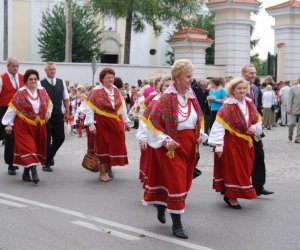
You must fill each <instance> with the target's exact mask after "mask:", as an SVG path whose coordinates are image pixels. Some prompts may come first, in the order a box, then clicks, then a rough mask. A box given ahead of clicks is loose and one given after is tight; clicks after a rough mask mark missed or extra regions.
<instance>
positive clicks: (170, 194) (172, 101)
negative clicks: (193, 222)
mask: <svg viewBox="0 0 300 250" xmlns="http://www.w3.org/2000/svg"><path fill="white" fill-rule="evenodd" d="M171 73H172V80H173V81H174V84H172V85H170V86H169V87H168V88H167V89H166V91H165V92H164V94H163V95H162V96H161V97H160V98H159V100H157V102H156V103H155V104H154V106H153V108H152V111H151V113H150V115H149V117H148V120H147V135H148V137H147V142H148V144H149V145H150V146H151V147H152V148H154V152H155V154H156V158H157V159H159V161H158V162H157V164H151V167H150V168H149V171H148V178H147V181H146V184H145V192H144V202H145V203H146V204H155V206H156V207H157V218H158V220H159V221H160V222H161V223H165V222H166V217H165V210H166V209H167V210H168V212H170V214H171V218H172V222H173V226H172V231H173V234H174V235H175V236H176V237H179V238H183V239H187V238H188V235H187V233H186V232H185V230H184V229H183V227H182V223H181V214H183V213H184V209H185V199H186V196H187V193H188V191H189V189H190V187H191V184H192V179H193V172H194V169H195V167H196V150H197V145H198V143H199V142H200V141H201V138H200V126H201V119H202V112H201V109H200V106H199V104H198V102H197V99H196V97H195V95H194V93H193V91H192V90H191V87H190V86H191V82H192V76H193V65H192V63H191V62H190V61H189V60H185V59H182V60H177V61H176V62H175V63H174V65H173V66H172V71H171Z"/></svg>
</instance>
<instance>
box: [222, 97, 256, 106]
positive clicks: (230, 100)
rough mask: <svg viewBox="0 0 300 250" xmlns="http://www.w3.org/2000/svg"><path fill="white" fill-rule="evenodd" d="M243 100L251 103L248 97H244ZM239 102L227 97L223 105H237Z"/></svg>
mask: <svg viewBox="0 0 300 250" xmlns="http://www.w3.org/2000/svg"><path fill="white" fill-rule="evenodd" d="M245 100H246V101H248V102H252V99H251V98H249V97H247V96H246V97H245ZM239 102H240V101H238V100H237V99H235V98H234V97H233V96H229V97H227V98H226V99H225V101H224V102H223V103H227V104H238V103H239Z"/></svg>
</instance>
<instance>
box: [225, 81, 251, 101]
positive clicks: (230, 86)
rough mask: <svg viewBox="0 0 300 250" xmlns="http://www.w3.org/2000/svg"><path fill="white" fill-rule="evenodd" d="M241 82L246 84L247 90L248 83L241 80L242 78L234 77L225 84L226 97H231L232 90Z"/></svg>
mask: <svg viewBox="0 0 300 250" xmlns="http://www.w3.org/2000/svg"><path fill="white" fill-rule="evenodd" d="M242 82H243V83H245V84H246V87H247V89H248V84H249V83H248V82H247V81H246V80H245V79H244V78H242V77H235V78H233V79H232V80H231V81H230V82H228V83H227V84H226V92H227V95H228V96H231V95H232V93H233V90H234V88H235V87H236V85H238V84H239V83H242Z"/></svg>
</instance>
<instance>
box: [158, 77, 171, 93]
mask: <svg viewBox="0 0 300 250" xmlns="http://www.w3.org/2000/svg"><path fill="white" fill-rule="evenodd" d="M170 80H171V76H164V77H162V78H161V79H160V82H159V85H158V89H159V92H162V88H163V86H164V84H165V83H166V82H168V81H170Z"/></svg>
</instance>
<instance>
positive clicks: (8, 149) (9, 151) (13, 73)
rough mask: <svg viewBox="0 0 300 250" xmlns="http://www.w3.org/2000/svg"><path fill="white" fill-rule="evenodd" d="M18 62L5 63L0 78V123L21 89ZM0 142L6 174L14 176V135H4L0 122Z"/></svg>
mask: <svg viewBox="0 0 300 250" xmlns="http://www.w3.org/2000/svg"><path fill="white" fill-rule="evenodd" d="M18 71H19V62H18V60H17V59H16V58H13V57H12V58H9V59H8V61H7V72H5V73H4V74H2V75H1V76H0V121H2V118H3V116H4V114H5V112H6V110H7V109H8V104H9V102H10V101H11V99H12V97H13V96H14V94H15V93H16V92H17V90H18V89H19V88H20V87H23V85H24V81H23V75H22V74H19V73H18ZM0 140H4V142H5V148H4V160H5V163H6V164H7V165H8V174H9V175H16V170H17V169H18V167H17V166H13V158H14V134H13V133H11V134H6V133H5V130H4V126H3V125H2V123H1V122H0Z"/></svg>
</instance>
